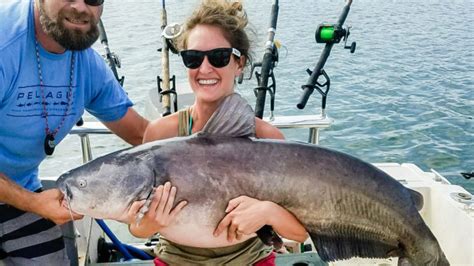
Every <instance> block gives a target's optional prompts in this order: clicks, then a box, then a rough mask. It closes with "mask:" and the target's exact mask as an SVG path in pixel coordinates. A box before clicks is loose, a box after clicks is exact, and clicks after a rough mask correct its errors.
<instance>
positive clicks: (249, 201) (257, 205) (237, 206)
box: [214, 196, 308, 242]
mask: <svg viewBox="0 0 474 266" xmlns="http://www.w3.org/2000/svg"><path fill="white" fill-rule="evenodd" d="M226 213H227V215H226V216H225V217H224V218H223V219H222V220H221V222H220V223H219V225H218V226H217V228H216V230H215V231H214V235H215V236H218V235H220V234H221V233H222V232H223V231H225V230H227V238H228V240H229V241H233V240H234V239H240V238H241V237H242V235H248V234H252V233H255V232H256V231H258V229H260V228H262V226H264V225H270V226H272V227H273V230H275V231H276V232H277V233H278V234H279V235H280V236H282V237H284V238H287V239H291V240H295V241H298V242H304V241H305V240H306V238H308V234H307V232H306V229H305V228H304V227H303V225H302V224H301V223H300V222H299V221H298V219H296V217H295V216H294V215H293V214H291V213H290V212H289V211H287V210H286V209H284V208H283V207H281V206H279V205H278V204H276V203H273V202H271V201H261V200H257V199H254V198H250V197H247V196H240V197H237V198H235V199H232V200H230V201H229V204H228V205H227V209H226Z"/></svg>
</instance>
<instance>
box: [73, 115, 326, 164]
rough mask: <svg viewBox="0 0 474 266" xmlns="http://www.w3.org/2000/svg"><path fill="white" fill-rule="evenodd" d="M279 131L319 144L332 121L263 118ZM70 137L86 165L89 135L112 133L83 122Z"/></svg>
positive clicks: (89, 152) (301, 117)
mask: <svg viewBox="0 0 474 266" xmlns="http://www.w3.org/2000/svg"><path fill="white" fill-rule="evenodd" d="M264 120H266V121H268V122H269V123H271V124H272V125H274V126H275V127H277V128H279V129H295V128H307V129H308V130H309V134H308V142H309V143H313V144H319V132H320V130H321V129H323V128H327V127H329V126H331V124H332V123H333V119H332V118H330V117H328V116H322V115H294V116H274V117H273V119H272V120H270V119H269V118H264ZM69 134H71V135H78V136H79V137H80V139H81V149H82V160H83V163H86V162H88V161H90V160H92V146H91V143H90V139H89V135H95V134H97V135H104V134H112V132H111V131H110V130H109V129H108V128H107V127H105V126H104V124H102V123H100V122H95V121H94V122H84V124H83V125H82V126H75V127H74V128H73V129H72V130H71V132H70V133H69Z"/></svg>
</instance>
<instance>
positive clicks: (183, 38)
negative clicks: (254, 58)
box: [179, 0, 250, 62]
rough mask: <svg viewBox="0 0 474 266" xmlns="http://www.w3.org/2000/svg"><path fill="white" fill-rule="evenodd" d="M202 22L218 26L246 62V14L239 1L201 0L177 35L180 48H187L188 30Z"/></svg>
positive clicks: (248, 56) (248, 43) (247, 44)
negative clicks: (178, 35)
mask: <svg viewBox="0 0 474 266" xmlns="http://www.w3.org/2000/svg"><path fill="white" fill-rule="evenodd" d="M203 24H204V25H211V26H216V27H219V28H220V29H221V30H222V34H223V35H224V38H225V39H226V40H227V41H228V42H229V43H230V45H231V46H232V47H233V48H236V49H237V50H239V51H240V53H241V54H242V55H243V56H244V58H245V60H246V62H247V59H249V60H250V54H249V53H250V51H249V50H250V40H249V38H248V35H247V33H246V32H245V27H246V26H247V24H248V20H247V14H246V13H245V11H244V10H243V7H242V3H241V2H240V1H235V0H234V1H229V0H203V1H202V2H201V4H200V5H199V7H198V8H197V9H196V10H195V11H194V12H193V13H192V15H191V16H190V17H189V18H188V19H187V20H186V22H185V24H184V30H183V33H182V34H181V35H180V37H179V47H180V49H182V50H184V49H186V48H187V46H188V43H187V41H188V37H189V32H190V31H191V30H193V29H194V28H195V27H196V26H197V25H203Z"/></svg>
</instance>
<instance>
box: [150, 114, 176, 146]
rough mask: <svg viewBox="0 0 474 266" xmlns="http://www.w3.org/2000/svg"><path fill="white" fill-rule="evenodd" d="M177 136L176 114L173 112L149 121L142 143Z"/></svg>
mask: <svg viewBox="0 0 474 266" xmlns="http://www.w3.org/2000/svg"><path fill="white" fill-rule="evenodd" d="M176 136H178V114H177V113H174V114H171V115H169V116H166V117H162V118H159V119H156V120H154V121H152V122H150V123H149V124H148V126H147V128H146V130H145V134H144V136H143V143H146V142H150V141H154V140H159V139H167V138H174V137H176Z"/></svg>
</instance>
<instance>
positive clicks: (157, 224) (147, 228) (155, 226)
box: [127, 182, 187, 238]
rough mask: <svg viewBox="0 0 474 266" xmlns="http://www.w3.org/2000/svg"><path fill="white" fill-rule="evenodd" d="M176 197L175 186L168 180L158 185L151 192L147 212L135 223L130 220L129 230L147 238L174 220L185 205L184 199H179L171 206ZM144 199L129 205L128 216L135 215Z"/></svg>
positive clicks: (135, 234) (137, 235)
mask: <svg viewBox="0 0 474 266" xmlns="http://www.w3.org/2000/svg"><path fill="white" fill-rule="evenodd" d="M175 197H176V187H172V186H171V183H170V182H166V183H165V185H160V186H158V188H157V189H156V191H155V192H154V194H153V199H152V201H151V204H150V207H149V210H148V212H147V213H146V214H145V216H144V217H143V219H142V220H141V221H140V223H139V224H137V223H136V222H135V221H133V220H132V221H131V222H130V227H129V230H130V232H131V233H132V234H133V235H134V236H136V237H140V238H147V237H149V236H152V235H153V234H156V233H157V232H159V231H160V230H162V229H163V228H165V227H167V226H169V225H170V224H172V223H173V222H174V219H175V218H176V216H177V215H178V213H179V212H180V211H181V210H182V209H183V208H184V206H186V204H187V202H186V201H181V202H179V203H178V205H176V207H174V208H173V205H174V200H175ZM144 203H145V201H137V202H135V203H133V204H132V207H130V210H129V214H128V215H127V216H128V217H136V216H137V214H138V212H139V210H140V208H141V207H142V206H143V204H144Z"/></svg>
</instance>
